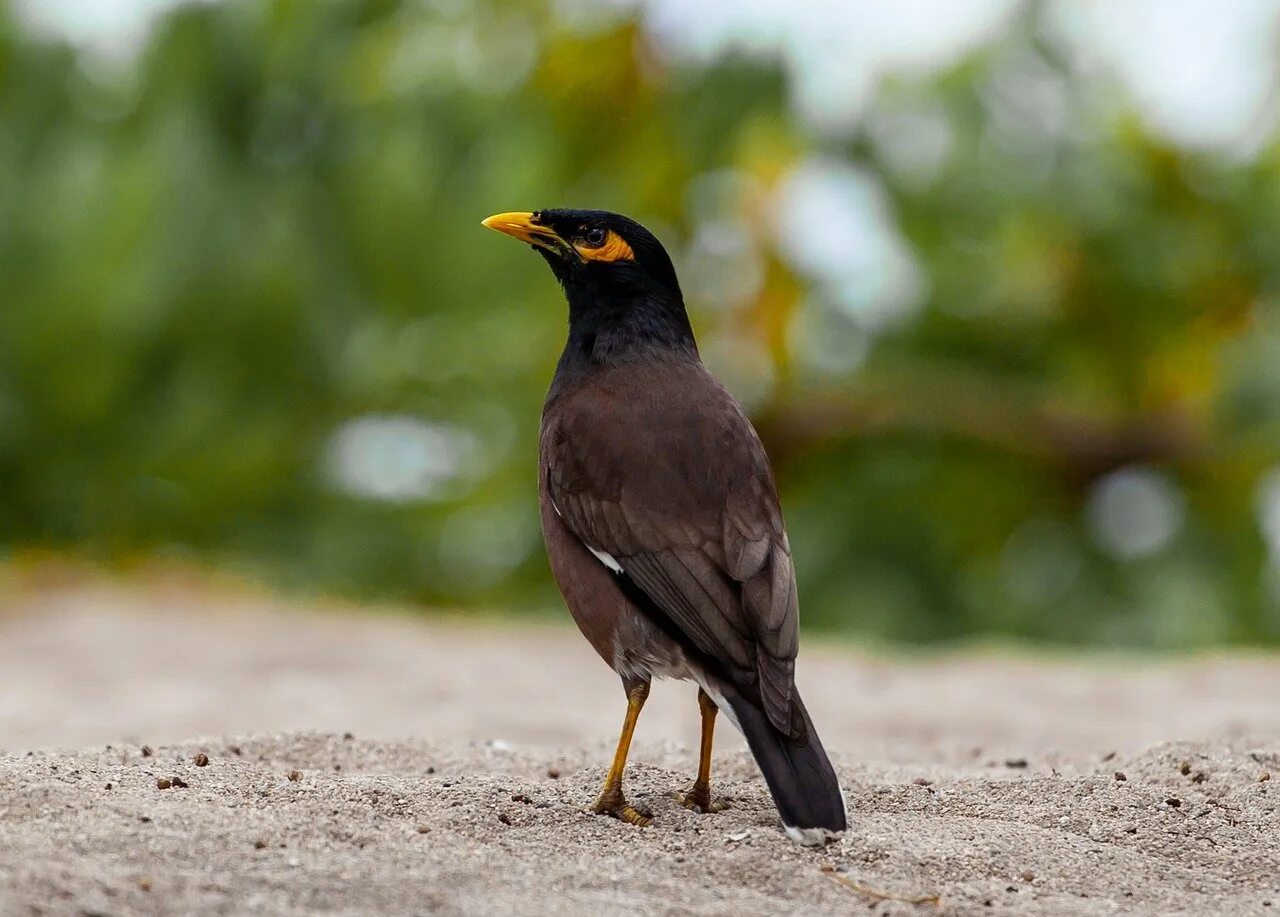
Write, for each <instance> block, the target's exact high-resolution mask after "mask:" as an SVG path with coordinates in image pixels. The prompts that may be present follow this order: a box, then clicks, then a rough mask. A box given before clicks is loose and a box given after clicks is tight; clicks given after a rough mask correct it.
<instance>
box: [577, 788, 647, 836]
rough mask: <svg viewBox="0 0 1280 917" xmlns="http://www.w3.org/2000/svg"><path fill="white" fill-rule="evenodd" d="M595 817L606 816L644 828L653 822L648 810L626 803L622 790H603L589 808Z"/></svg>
mask: <svg viewBox="0 0 1280 917" xmlns="http://www.w3.org/2000/svg"><path fill="white" fill-rule="evenodd" d="M591 811H592V812H594V813H596V814H597V815H608V816H610V817H611V818H616V819H618V821H625V822H626V823H627V824H630V825H635V826H637V827H639V828H644V827H646V826H648V825H649V824H651V823H652V822H653V813H652V812H650V811H649V810H648V809H643V808H636V807H635V806H633V805H631V803H629V802H627V799H626V797H625V796H623V795H622V790H620V789H619V790H605V791H604V792H603V793H601V794H600V798H599V799H597V800H596V804H595V805H594V806H592V807H591Z"/></svg>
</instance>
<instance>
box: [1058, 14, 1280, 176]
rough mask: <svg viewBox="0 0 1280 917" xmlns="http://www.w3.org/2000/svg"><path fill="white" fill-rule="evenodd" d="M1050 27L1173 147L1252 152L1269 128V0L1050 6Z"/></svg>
mask: <svg viewBox="0 0 1280 917" xmlns="http://www.w3.org/2000/svg"><path fill="white" fill-rule="evenodd" d="M1050 22H1051V24H1052V27H1053V31H1055V32H1056V33H1057V34H1058V35H1059V36H1061V37H1062V38H1063V39H1065V43H1066V45H1067V46H1068V47H1069V48H1070V49H1071V51H1072V54H1073V56H1074V57H1075V58H1076V59H1077V60H1078V61H1079V62H1080V63H1081V64H1083V65H1085V66H1089V65H1090V64H1093V65H1101V66H1104V67H1106V68H1107V69H1109V70H1111V71H1112V72H1114V73H1115V74H1116V76H1117V77H1118V78H1119V79H1120V81H1121V83H1123V84H1124V86H1125V87H1126V88H1127V89H1128V91H1129V92H1130V93H1131V94H1132V96H1133V99H1134V101H1135V102H1136V103H1137V105H1138V108H1139V110H1140V111H1141V112H1142V114H1143V116H1144V117H1145V119H1146V120H1147V121H1148V122H1149V123H1150V125H1151V126H1152V127H1153V128H1154V129H1155V130H1157V131H1159V132H1160V133H1162V134H1164V135H1166V136H1167V137H1169V138H1170V139H1172V140H1173V141H1175V142H1176V143H1179V144H1183V145H1186V146H1193V147H1218V148H1224V149H1227V150H1229V151H1235V152H1237V153H1244V154H1251V153H1255V152H1256V146H1257V145H1258V144H1259V143H1260V141H1261V140H1262V139H1263V137H1264V136H1265V135H1267V134H1270V133H1271V131H1272V129H1273V128H1274V126H1275V107H1276V97H1275V94H1276V85H1277V76H1278V74H1277V61H1276V54H1275V43H1276V40H1277V27H1278V25H1280V5H1277V4H1276V3H1275V2H1274V0H1231V2H1229V3H1222V2H1213V0H1122V2H1098V3H1081V2H1079V0H1058V2H1056V3H1055V4H1054V5H1053V6H1052V7H1051V8H1050Z"/></svg>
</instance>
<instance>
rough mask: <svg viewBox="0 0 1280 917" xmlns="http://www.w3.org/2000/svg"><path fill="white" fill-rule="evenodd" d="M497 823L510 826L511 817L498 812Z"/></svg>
mask: <svg viewBox="0 0 1280 917" xmlns="http://www.w3.org/2000/svg"><path fill="white" fill-rule="evenodd" d="M498 821H500V822H502V823H503V824H504V825H509V824H511V816H510V815H508V814H507V813H506V812H499V813H498Z"/></svg>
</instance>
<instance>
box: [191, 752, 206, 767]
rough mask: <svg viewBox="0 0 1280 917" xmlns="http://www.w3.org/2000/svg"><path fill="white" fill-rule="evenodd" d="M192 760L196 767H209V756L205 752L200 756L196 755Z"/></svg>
mask: <svg viewBox="0 0 1280 917" xmlns="http://www.w3.org/2000/svg"><path fill="white" fill-rule="evenodd" d="M192 760H193V761H194V762H195V765H196V767H208V766H209V756H208V755H206V754H205V753H204V752H200V754H198V755H196V756H195V757H194V758H193V759H192Z"/></svg>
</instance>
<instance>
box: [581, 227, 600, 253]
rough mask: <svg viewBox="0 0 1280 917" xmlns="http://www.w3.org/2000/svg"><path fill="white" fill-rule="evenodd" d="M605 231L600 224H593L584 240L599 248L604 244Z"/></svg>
mask: <svg viewBox="0 0 1280 917" xmlns="http://www.w3.org/2000/svg"><path fill="white" fill-rule="evenodd" d="M604 238H605V233H604V230H603V229H601V228H600V227H599V226H592V227H591V228H590V229H588V230H587V232H586V234H585V235H584V236H583V237H582V241H584V242H586V243H587V244H588V245H590V246H591V247H592V248H599V247H600V246H601V245H604Z"/></svg>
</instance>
